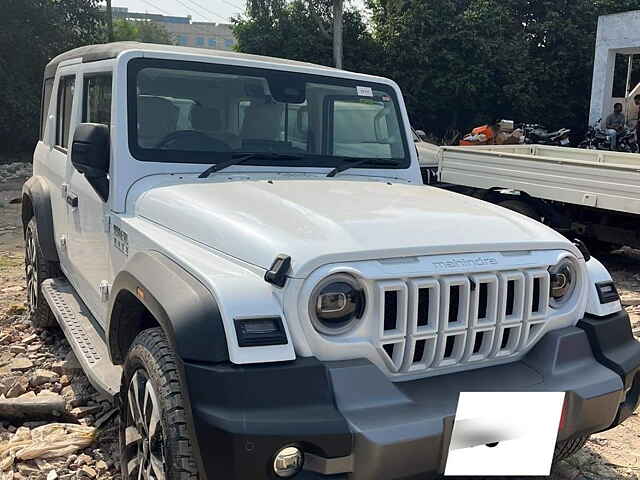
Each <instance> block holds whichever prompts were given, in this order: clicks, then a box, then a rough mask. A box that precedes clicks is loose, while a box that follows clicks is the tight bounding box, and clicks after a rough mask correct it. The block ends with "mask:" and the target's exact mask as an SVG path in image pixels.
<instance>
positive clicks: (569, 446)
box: [553, 435, 589, 465]
mask: <svg viewBox="0 0 640 480" xmlns="http://www.w3.org/2000/svg"><path fill="white" fill-rule="evenodd" d="M588 439H589V435H583V436H581V437H576V438H573V439H571V440H563V441H561V442H558V443H557V444H556V449H555V451H554V452H553V464H554V465H555V464H557V463H558V462H560V461H562V460H564V459H565V458H568V457H570V456H571V455H573V454H574V453H576V452H577V451H578V450H580V449H581V448H582V447H584V445H585V444H586V443H587V440H588Z"/></svg>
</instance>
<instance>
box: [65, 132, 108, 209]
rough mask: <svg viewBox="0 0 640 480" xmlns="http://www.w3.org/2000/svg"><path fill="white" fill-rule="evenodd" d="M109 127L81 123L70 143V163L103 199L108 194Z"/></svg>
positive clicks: (105, 198)
mask: <svg viewBox="0 0 640 480" xmlns="http://www.w3.org/2000/svg"><path fill="white" fill-rule="evenodd" d="M109 153H110V152H109V127H108V126H106V125H103V124H101V123H81V124H80V125H78V126H77V127H76V131H75V133H74V134H73V143H72V144H71V163H72V164H73V167H74V168H75V169H76V170H77V171H78V172H80V173H82V174H83V175H84V176H85V177H86V178H87V181H88V182H89V183H90V184H91V186H92V187H93V188H94V189H95V190H96V192H97V193H98V195H100V197H101V198H102V199H103V200H105V201H106V200H107V197H108V195H109V180H108V174H109Z"/></svg>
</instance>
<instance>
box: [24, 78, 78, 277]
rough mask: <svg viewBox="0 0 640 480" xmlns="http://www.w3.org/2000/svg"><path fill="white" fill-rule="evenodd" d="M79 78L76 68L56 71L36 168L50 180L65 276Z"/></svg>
mask: <svg viewBox="0 0 640 480" xmlns="http://www.w3.org/2000/svg"><path fill="white" fill-rule="evenodd" d="M76 77H77V73H76V71H75V69H74V67H61V68H59V69H58V72H57V81H56V82H55V85H54V95H55V96H54V101H53V102H51V109H50V115H49V118H48V120H49V121H48V122H47V127H46V128H47V129H48V130H53V131H52V132H50V133H49V132H47V133H48V135H47V137H48V141H49V148H48V153H47V155H46V160H45V161H42V162H41V161H38V162H37V165H34V173H36V174H38V175H41V176H42V177H44V178H46V179H47V183H48V186H49V191H50V194H51V210H52V215H53V225H54V235H55V241H56V244H57V246H58V251H59V253H60V255H59V258H60V266H61V267H62V270H63V272H65V274H68V273H69V263H68V261H67V257H66V245H67V243H66V240H67V215H68V211H67V202H66V197H67V188H68V185H67V183H66V182H67V180H66V178H67V175H68V171H69V169H70V168H71V162H70V161H69V148H70V143H71V139H70V136H69V133H70V128H71V125H72V118H73V115H74V106H75V104H74V100H75V97H76Z"/></svg>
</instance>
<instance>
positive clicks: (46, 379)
mask: <svg viewBox="0 0 640 480" xmlns="http://www.w3.org/2000/svg"><path fill="white" fill-rule="evenodd" d="M58 380H60V376H59V375H58V374H57V373H55V372H52V371H50V370H44V369H37V370H36V371H35V372H34V374H33V375H32V376H31V380H30V381H29V383H30V384H31V386H32V387H37V386H40V385H44V384H45V383H51V382H57V381H58Z"/></svg>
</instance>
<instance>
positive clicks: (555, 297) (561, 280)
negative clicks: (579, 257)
mask: <svg viewBox="0 0 640 480" xmlns="http://www.w3.org/2000/svg"><path fill="white" fill-rule="evenodd" d="M549 280H550V283H549V303H550V305H551V306H552V307H557V306H560V305H562V304H563V303H565V302H566V301H567V300H569V298H571V295H572V294H573V292H574V291H575V289H576V284H577V283H578V270H577V268H576V266H575V263H574V262H572V261H571V260H570V259H569V258H563V259H562V260H560V261H559V262H558V263H557V264H556V265H553V266H551V267H549Z"/></svg>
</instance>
